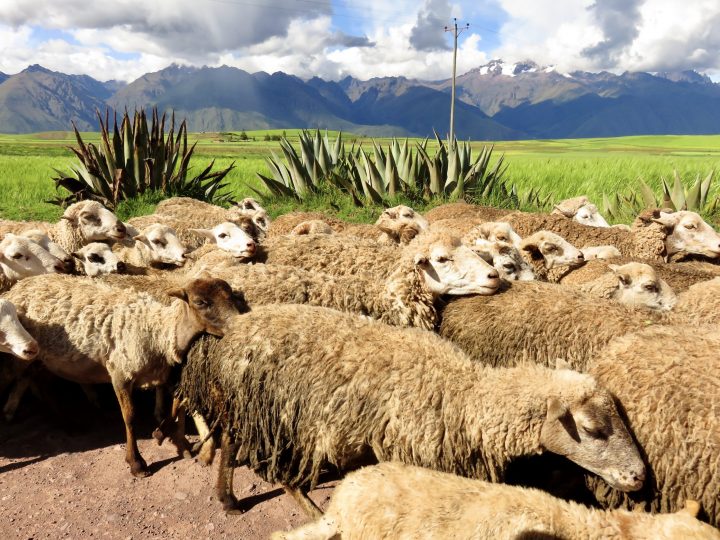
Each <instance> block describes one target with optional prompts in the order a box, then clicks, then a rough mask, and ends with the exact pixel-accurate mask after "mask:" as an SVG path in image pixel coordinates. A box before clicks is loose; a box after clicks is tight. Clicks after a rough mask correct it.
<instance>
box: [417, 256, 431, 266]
mask: <svg viewBox="0 0 720 540" xmlns="http://www.w3.org/2000/svg"><path fill="white" fill-rule="evenodd" d="M427 263H428V258H427V257H425V256H424V255H420V254H419V253H418V254H417V255H415V266H424V265H426V264H427Z"/></svg>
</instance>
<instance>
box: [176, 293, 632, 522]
mask: <svg viewBox="0 0 720 540" xmlns="http://www.w3.org/2000/svg"><path fill="white" fill-rule="evenodd" d="M309 321H311V323H310V324H308V322H309ZM179 393H180V395H181V396H183V397H185V398H187V399H188V402H189V410H192V411H196V412H199V413H201V414H202V415H203V416H205V418H206V419H207V420H208V421H209V423H210V424H211V425H212V424H214V423H215V422H219V428H220V429H221V430H222V431H223V434H224V435H223V448H222V454H223V462H222V464H221V469H220V474H219V476H218V479H219V480H218V486H217V487H218V496H219V499H220V500H221V501H222V502H223V505H224V506H225V508H226V509H231V510H234V509H239V508H241V507H240V505H239V503H238V502H237V501H236V500H235V497H234V495H233V493H232V465H231V462H232V461H233V459H232V458H233V457H234V456H237V463H238V464H240V465H243V464H247V465H249V466H250V467H251V468H252V469H253V470H254V471H255V472H256V473H257V474H259V475H260V476H262V477H263V478H265V479H266V480H268V481H270V482H279V483H282V484H283V485H284V487H285V488H286V489H287V490H288V491H289V492H290V493H292V494H293V495H294V496H295V497H296V499H297V500H298V501H299V502H300V503H301V504H302V505H303V507H304V509H305V510H306V511H308V512H309V513H315V512H317V508H316V507H315V506H314V504H313V503H312V502H311V501H310V500H309V499H307V497H306V496H305V495H304V493H303V491H304V489H305V488H306V487H307V486H308V485H309V486H310V487H312V486H314V484H315V483H316V482H317V479H318V476H319V474H320V471H321V470H322V469H323V468H325V467H326V466H329V465H330V466H333V467H336V468H338V469H339V470H340V471H344V470H346V468H347V467H349V466H351V464H352V463H357V462H358V461H359V460H360V459H367V458H374V459H377V460H379V461H387V460H400V461H403V462H406V463H409V464H415V465H421V466H426V467H430V468H433V469H437V470H442V471H447V472H453V473H455V474H461V475H465V476H470V477H476V478H483V479H487V480H492V481H495V482H498V481H502V480H503V477H504V473H505V469H506V467H507V466H508V464H509V463H510V462H511V461H513V460H514V459H515V458H518V457H520V456H528V455H533V454H536V453H540V452H544V451H549V452H553V453H556V454H560V455H564V456H566V457H567V458H569V459H570V460H572V461H574V462H575V463H577V464H578V465H580V466H581V467H584V468H586V469H589V470H591V471H593V472H595V473H597V474H599V475H601V476H602V477H603V478H605V479H607V481H608V482H610V483H611V484H612V485H615V486H617V487H619V488H621V489H626V490H637V489H639V488H640V487H641V485H642V482H643V479H644V474H645V473H644V466H643V464H642V460H641V459H640V456H639V454H638V452H637V449H636V448H635V446H634V444H633V443H632V440H631V439H630V435H629V434H628V433H627V431H626V429H625V427H624V425H623V423H622V420H621V419H620V416H619V415H618V412H617V410H616V408H615V405H614V402H613V400H612V398H611V396H610V395H609V394H608V393H607V392H606V391H605V390H604V389H602V388H601V387H599V386H598V385H597V384H596V383H595V381H594V380H593V379H592V377H589V376H587V375H584V374H580V373H577V372H574V371H570V370H566V369H559V370H554V369H548V368H545V367H540V366H523V367H520V368H512V369H492V368H487V367H484V366H482V365H480V364H478V363H476V362H473V361H471V360H470V359H469V358H468V357H467V356H466V355H464V354H463V353H462V352H460V351H459V350H458V349H457V348H456V347H455V346H453V345H452V344H450V343H447V342H446V341H444V340H443V339H441V338H440V337H438V336H437V335H435V334H434V333H431V332H427V331H422V330H418V329H408V328H395V327H391V326H387V325H384V324H381V323H378V322H375V321H368V320H366V319H363V318H361V317H358V316H356V315H349V314H345V313H340V312H338V311H335V310H331V309H326V308H317V307H311V306H302V305H273V306H259V307H255V308H253V309H252V310H251V311H250V312H249V313H247V314H244V315H242V316H240V317H236V318H235V319H234V321H233V322H232V323H231V327H230V328H229V329H228V331H227V332H226V334H225V337H224V338H223V339H221V340H218V339H213V338H201V339H200V340H198V342H196V344H195V345H194V346H193V347H192V349H191V351H190V353H189V354H188V359H187V362H186V364H185V365H184V368H183V371H182V377H181V383H180V388H179ZM600 432H601V433H602V436H599V435H598V433H600Z"/></svg>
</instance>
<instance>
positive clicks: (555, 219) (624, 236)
mask: <svg viewBox="0 0 720 540" xmlns="http://www.w3.org/2000/svg"><path fill="white" fill-rule="evenodd" d="M499 221H505V222H507V223H509V224H510V225H511V226H512V227H513V229H514V230H515V231H516V232H517V233H518V234H519V235H520V236H521V237H523V238H525V237H526V236H529V235H531V234H533V233H535V232H538V231H541V230H547V231H552V232H554V233H555V234H558V235H560V236H561V237H563V238H564V239H565V240H567V241H568V242H570V243H571V244H572V245H574V246H578V247H580V248H586V247H592V246H605V245H611V246H615V247H616V248H617V249H618V250H619V251H620V253H621V254H622V255H623V256H624V257H632V258H636V259H643V260H651V261H658V262H662V261H664V260H665V259H664V257H665V238H666V236H667V233H666V232H665V230H664V229H663V227H662V226H661V225H660V224H658V223H653V222H651V221H650V222H647V223H645V226H636V227H634V228H633V230H632V231H626V230H622V229H618V228H615V227H590V226H588V225H582V224H580V223H577V222H576V221H573V220H571V219H567V218H566V217H563V216H561V215H557V214H542V213H538V214H534V213H527V212H513V213H509V214H507V215H505V216H503V217H502V218H501V219H500V220H499Z"/></svg>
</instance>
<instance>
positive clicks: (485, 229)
mask: <svg viewBox="0 0 720 540" xmlns="http://www.w3.org/2000/svg"><path fill="white" fill-rule="evenodd" d="M479 240H488V241H490V242H496V241H498V242H508V243H510V244H512V245H514V246H515V247H516V248H518V249H520V245H521V244H522V238H520V235H519V234H518V233H516V232H515V231H514V230H513V228H512V227H511V226H510V224H509V223H504V222H502V221H486V222H484V223H481V224H478V225H476V226H474V227H473V228H472V229H470V230H469V231H468V232H467V233H466V234H465V236H463V237H462V242H463V244H465V245H466V246H470V247H472V246H473V245H474V244H475V243H477V242H478V241H479Z"/></svg>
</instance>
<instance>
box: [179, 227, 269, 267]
mask: <svg viewBox="0 0 720 540" xmlns="http://www.w3.org/2000/svg"><path fill="white" fill-rule="evenodd" d="M189 231H190V232H192V233H195V234H197V235H199V236H202V237H204V238H206V239H207V240H208V241H209V242H210V243H211V244H217V246H218V247H219V248H220V249H221V250H223V251H226V252H228V253H230V254H231V255H232V256H233V257H236V258H239V259H252V258H253V257H254V256H255V250H256V248H257V242H256V241H255V239H254V238H253V237H252V236H251V235H249V234H248V233H247V232H246V231H245V230H243V229H242V228H241V227H238V226H237V225H236V224H235V223H231V222H225V223H220V224H219V225H216V226H215V227H213V228H212V229H189Z"/></svg>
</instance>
